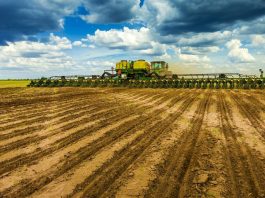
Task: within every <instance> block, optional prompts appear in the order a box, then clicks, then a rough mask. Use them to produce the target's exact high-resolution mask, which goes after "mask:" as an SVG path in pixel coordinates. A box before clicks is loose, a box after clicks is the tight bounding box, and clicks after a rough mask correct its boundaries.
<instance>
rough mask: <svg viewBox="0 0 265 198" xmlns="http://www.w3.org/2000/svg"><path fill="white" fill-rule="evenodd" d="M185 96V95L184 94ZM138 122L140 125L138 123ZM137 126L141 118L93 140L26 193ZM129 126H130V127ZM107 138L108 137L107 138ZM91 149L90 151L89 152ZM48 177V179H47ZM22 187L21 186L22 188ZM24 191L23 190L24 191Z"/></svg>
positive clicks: (35, 183) (33, 183) (35, 182)
mask: <svg viewBox="0 0 265 198" xmlns="http://www.w3.org/2000/svg"><path fill="white" fill-rule="evenodd" d="M182 97H183V96H182ZM154 116H156V114H154ZM137 124H138V125H137ZM136 126H139V120H136V123H135V121H131V124H129V123H128V124H126V125H123V126H122V127H123V128H124V130H126V131H124V130H122V129H123V128H122V129H115V130H119V132H120V133H121V134H119V135H118V134H115V133H113V132H114V131H115V130H112V131H113V132H109V133H108V134H106V135H105V136H103V137H102V138H100V139H99V140H97V141H96V142H93V144H91V145H88V146H86V150H84V148H82V149H80V151H78V152H77V153H80V152H81V153H80V154H79V155H80V156H78V157H74V159H71V157H69V158H70V160H68V161H67V162H65V163H64V165H63V166H62V168H61V169H59V170H60V171H57V172H55V173H53V174H51V175H49V177H47V176H46V177H45V178H46V179H45V182H43V178H40V179H39V180H37V181H33V182H31V183H29V184H28V185H27V186H29V188H27V189H28V190H27V192H24V193H32V192H31V191H32V190H34V187H33V188H31V187H30V186H32V185H34V186H36V185H38V186H39V187H41V186H43V185H45V184H47V183H48V181H49V182H51V181H52V179H54V178H57V177H59V176H60V175H62V174H63V173H65V172H66V171H67V170H69V169H72V168H73V167H74V166H75V165H77V164H79V163H80V162H81V161H83V160H84V155H85V156H86V158H87V157H89V156H90V155H92V154H93V153H95V152H97V151H98V150H99V149H100V148H103V147H104V146H106V145H108V144H110V143H111V142H113V141H115V140H116V139H117V138H118V137H119V136H120V135H122V134H124V133H126V132H129V131H130V130H131V129H133V128H135V127H136ZM128 127H129V128H128ZM106 138H107V139H106ZM89 151H90V152H89ZM47 178H48V181H47ZM20 189H21V188H20ZM23 189H25V187H23ZM22 193H23V192H22Z"/></svg>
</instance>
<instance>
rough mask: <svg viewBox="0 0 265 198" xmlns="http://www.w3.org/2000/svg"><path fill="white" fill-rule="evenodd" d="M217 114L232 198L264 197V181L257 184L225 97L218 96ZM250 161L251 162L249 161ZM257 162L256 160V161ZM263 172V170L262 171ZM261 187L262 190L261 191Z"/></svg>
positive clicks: (251, 157)
mask: <svg viewBox="0 0 265 198" xmlns="http://www.w3.org/2000/svg"><path fill="white" fill-rule="evenodd" d="M219 112H220V121H221V127H222V131H223V133H224V136H225V140H226V154H227V158H228V161H227V163H228V167H229V172H230V179H231V181H230V182H231V185H232V186H233V187H232V189H233V191H232V192H231V195H232V196H233V197H261V195H264V194H263V193H264V192H263V189H264V181H263V184H262V183H259V179H258V177H259V175H256V174H257V173H255V171H254V170H253V167H254V166H253V164H252V163H253V162H252V160H253V159H254V157H253V156H251V154H250V153H249V152H247V151H246V147H244V146H245V145H244V144H242V143H240V142H239V141H238V137H237V135H236V132H235V131H234V129H235V128H236V127H234V126H233V124H232V123H233V122H232V120H231V116H230V115H231V111H230V109H229V107H228V105H227V101H226V100H225V95H223V94H221V93H220V95H219ZM250 159H251V160H250ZM256 160H257V159H256ZM263 171H264V170H263ZM262 186H263V189H262Z"/></svg>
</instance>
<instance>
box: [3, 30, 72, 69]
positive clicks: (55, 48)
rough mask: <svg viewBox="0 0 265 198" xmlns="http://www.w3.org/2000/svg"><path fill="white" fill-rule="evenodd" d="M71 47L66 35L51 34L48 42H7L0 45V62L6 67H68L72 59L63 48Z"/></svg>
mask: <svg viewBox="0 0 265 198" xmlns="http://www.w3.org/2000/svg"><path fill="white" fill-rule="evenodd" d="M71 48H72V45H71V42H70V41H69V40H68V39H67V38H66V37H62V38H61V37H58V36H55V35H53V34H51V35H50V38H49V42H48V43H41V42H34V41H17V42H8V43H7V45H6V46H0V64H1V65H5V67H6V68H13V67H15V68H17V67H21V68H23V69H34V71H43V70H45V71H47V70H49V69H55V68H68V67H71V66H73V60H72V58H71V57H70V56H67V55H66V54H65V52H64V50H68V49H71Z"/></svg>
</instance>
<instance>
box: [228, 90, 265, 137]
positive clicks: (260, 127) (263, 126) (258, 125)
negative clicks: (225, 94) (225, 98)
mask: <svg viewBox="0 0 265 198" xmlns="http://www.w3.org/2000/svg"><path fill="white" fill-rule="evenodd" d="M230 96H231V97H232V99H233V100H234V101H235V102H236V104H237V105H238V107H239V109H240V110H241V112H242V114H243V115H244V116H245V117H246V118H248V120H249V121H250V122H251V124H252V126H253V127H254V128H255V129H256V131H257V132H258V133H259V134H260V135H261V136H262V137H263V138H264V139H265V123H264V120H261V118H260V117H259V116H258V115H257V111H256V109H255V108H254V107H253V106H251V105H249V104H248V103H246V102H244V101H243V100H241V99H240V98H239V97H238V96H237V95H236V94H234V93H231V94H230Z"/></svg>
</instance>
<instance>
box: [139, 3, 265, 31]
mask: <svg viewBox="0 0 265 198" xmlns="http://www.w3.org/2000/svg"><path fill="white" fill-rule="evenodd" d="M143 8H144V13H143V17H144V18H145V20H147V22H148V23H149V25H150V26H154V27H156V29H157V30H158V31H159V32H161V34H164V35H168V34H180V33H187V32H197V33H198V32H215V31H219V30H221V29H224V28H227V27H229V26H231V25H233V24H234V23H236V22H238V21H251V20H254V19H257V18H259V17H261V16H263V15H264V14H265V4H264V1H263V0H255V1H252V0H222V1H215V0H208V1H198V0H190V1H183V0H164V1H160V0H146V1H145V4H144V6H143ZM154 16H155V17H154Z"/></svg>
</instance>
